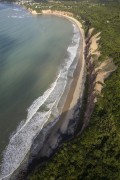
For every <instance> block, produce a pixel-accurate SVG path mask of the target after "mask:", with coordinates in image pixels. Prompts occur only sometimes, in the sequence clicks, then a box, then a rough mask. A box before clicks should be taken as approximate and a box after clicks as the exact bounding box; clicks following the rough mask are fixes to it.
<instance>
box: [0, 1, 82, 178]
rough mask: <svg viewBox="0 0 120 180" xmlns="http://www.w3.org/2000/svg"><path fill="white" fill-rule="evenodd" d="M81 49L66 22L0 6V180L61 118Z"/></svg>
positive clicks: (13, 168) (0, 4) (75, 34)
mask: <svg viewBox="0 0 120 180" xmlns="http://www.w3.org/2000/svg"><path fill="white" fill-rule="evenodd" d="M79 43H80V34H79V31H78V29H77V27H76V25H74V24H72V23H71V22H70V21H68V20H66V19H64V18H60V17H56V16H45V15H39V16H33V15H31V14H30V13H29V12H28V11H27V10H26V9H24V8H22V7H20V6H18V5H15V4H11V3H0V169H1V170H0V171H1V173H0V174H1V175H0V178H3V177H9V175H10V174H12V173H13V172H14V171H15V170H16V169H17V168H18V167H19V165H20V163H21V162H22V161H23V160H24V158H25V156H26V154H27V153H28V151H29V149H30V147H31V145H32V141H33V139H34V138H35V137H36V136H37V134H38V133H39V132H40V131H41V129H42V128H43V127H44V126H45V125H46V124H47V123H48V122H52V121H54V120H55V119H56V118H59V116H60V113H61V111H62V108H63V105H64V102H65V99H66V97H67V93H68V90H69V87H70V84H71V82H72V79H73V73H74V70H75V68H76V65H77V61H78V58H77V56H76V54H77V50H78V47H79Z"/></svg>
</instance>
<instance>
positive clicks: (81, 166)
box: [29, 1, 120, 180]
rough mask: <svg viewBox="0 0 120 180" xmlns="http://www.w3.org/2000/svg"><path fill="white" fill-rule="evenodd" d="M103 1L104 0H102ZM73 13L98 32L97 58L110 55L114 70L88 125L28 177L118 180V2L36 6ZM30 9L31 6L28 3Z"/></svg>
mask: <svg viewBox="0 0 120 180" xmlns="http://www.w3.org/2000/svg"><path fill="white" fill-rule="evenodd" d="M102 2H103V1H102ZM104 2H105V1H104ZM49 6H51V9H53V10H54V9H55V10H64V11H69V12H72V13H74V15H75V17H76V18H77V19H78V20H80V21H81V22H82V23H83V24H84V28H85V31H86V30H87V28H88V26H89V27H94V28H95V30H96V32H101V40H100V51H101V57H100V58H99V61H104V60H105V59H106V58H112V59H113V61H114V63H115V65H116V66H117V70H116V71H115V72H113V73H112V74H111V75H110V77H109V78H108V79H107V80H106V81H105V86H104V89H103V90H102V96H99V97H98V102H97V103H96V106H95V109H94V112H93V114H92V117H91V119H90V123H89V126H88V127H87V128H86V129H85V130H84V132H83V133H82V135H81V136H78V137H76V138H75V139H74V140H71V141H69V142H66V143H65V144H64V145H63V146H62V147H61V148H60V149H59V151H58V152H57V153H56V154H55V156H54V157H53V158H52V159H51V160H50V161H49V162H47V163H46V165H44V166H43V167H38V168H37V169H36V170H35V171H34V173H33V174H32V175H31V176H30V177H29V179H31V180H37V179H40V180H41V179H43V180H55V179H57V180H60V179H61V180H64V179H65V180H77V179H81V180H93V179H95V180H98V179H99V180H103V179H105V180H119V179H120V35H119V32H120V4H119V3H117V2H109V3H106V4H105V3H100V2H99V1H92V2H91V1H89V2H88V1H86V2H73V1H69V2H68V1H67V2H62V3H59V2H57V3H54V2H51V3H41V4H40V6H38V8H36V10H37V11H38V12H40V11H41V9H47V8H48V7H49ZM32 8H33V9H34V8H35V6H34V7H32Z"/></svg>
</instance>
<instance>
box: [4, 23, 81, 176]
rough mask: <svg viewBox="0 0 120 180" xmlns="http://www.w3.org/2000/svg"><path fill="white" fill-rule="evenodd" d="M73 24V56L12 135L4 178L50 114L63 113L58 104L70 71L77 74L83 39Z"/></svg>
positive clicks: (19, 159)
mask: <svg viewBox="0 0 120 180" xmlns="http://www.w3.org/2000/svg"><path fill="white" fill-rule="evenodd" d="M73 27H74V36H73V39H72V44H71V46H69V47H68V49H67V52H68V54H69V57H68V58H66V59H65V62H64V65H63V66H62V68H61V69H60V71H59V73H58V76H57V78H56V80H55V82H54V83H53V84H52V85H51V87H50V88H49V89H48V90H46V91H45V92H44V94H43V95H42V96H40V97H39V98H38V99H36V100H35V101H34V102H33V103H32V105H31V106H30V107H29V108H28V114H27V119H26V121H25V122H23V121H22V123H20V125H19V127H18V128H17V130H16V132H15V133H14V134H12V136H11V137H10V141H9V144H8V146H7V148H6V150H5V151H4V154H3V161H2V166H1V174H2V176H1V178H2V179H4V178H5V179H9V178H10V176H11V175H12V173H13V172H14V171H15V170H16V169H17V168H18V167H19V165H20V164H21V163H22V161H23V160H24V158H25V156H26V154H27V153H28V152H29V150H30V147H31V145H32V142H33V140H34V138H35V137H36V136H37V134H38V133H39V132H40V131H41V129H42V128H43V126H44V124H45V123H46V122H47V121H48V119H49V117H50V115H51V114H52V115H53V116H54V117H55V118H56V117H58V116H59V114H60V112H59V110H58V108H57V105H58V103H59V100H60V98H61V96H62V95H63V93H64V90H65V88H66V86H67V80H68V73H69V70H70V68H71V67H72V68H71V73H73V71H74V68H75V67H76V66H75V65H74V66H72V63H73V62H74V60H75V57H76V52H77V49H78V47H79V41H80V35H79V31H78V29H77V28H76V26H75V25H73ZM76 64H77V63H76ZM43 105H44V109H45V110H44V112H42V111H40V107H41V106H43ZM53 120H54V119H53Z"/></svg>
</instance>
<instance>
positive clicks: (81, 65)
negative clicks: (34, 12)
mask: <svg viewBox="0 0 120 180" xmlns="http://www.w3.org/2000/svg"><path fill="white" fill-rule="evenodd" d="M42 14H43V15H54V16H59V17H63V18H66V19H68V20H69V21H71V22H72V23H73V24H75V25H76V26H77V28H78V30H79V33H80V44H79V49H78V52H77V53H78V54H77V55H78V56H79V58H78V62H77V66H76V69H75V71H74V74H73V81H72V83H71V86H70V89H69V92H68V94H67V98H66V101H65V103H64V106H63V109H62V113H61V118H62V119H64V123H63V125H62V126H61V132H62V133H66V131H67V127H68V124H69V122H70V119H73V118H74V111H75V107H76V106H77V103H78V100H79V99H80V98H81V99H82V95H83V90H84V81H85V79H84V74H85V59H84V49H85V37H84V30H83V29H82V24H81V23H80V22H79V21H78V20H76V19H75V18H74V17H73V15H72V13H67V12H61V11H51V10H43V11H42ZM70 15H71V16H70ZM61 118H60V119H61Z"/></svg>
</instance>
